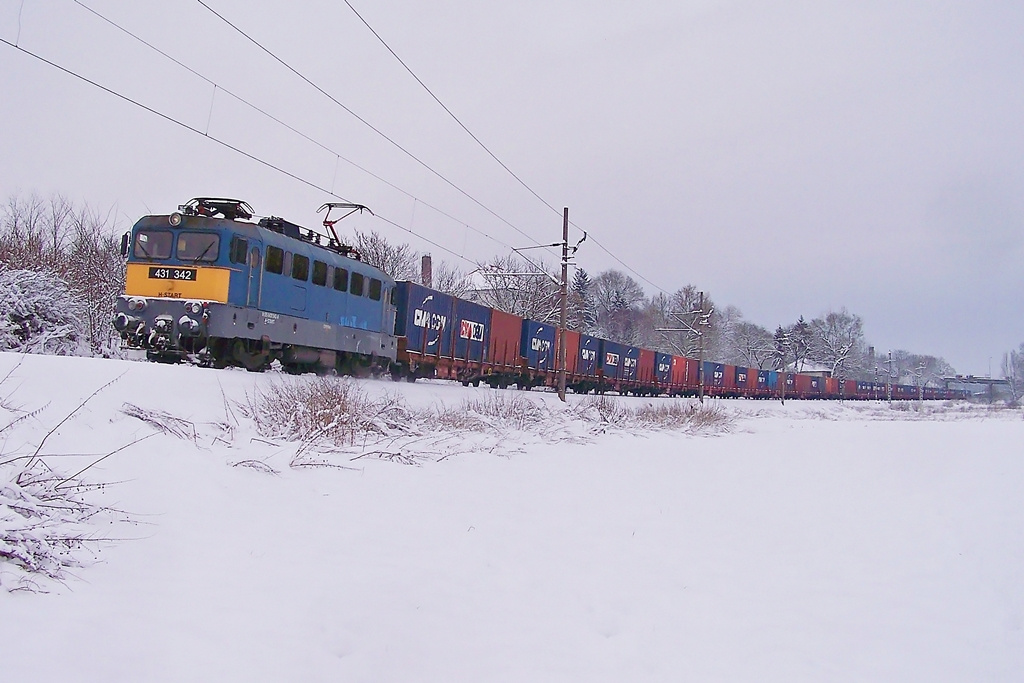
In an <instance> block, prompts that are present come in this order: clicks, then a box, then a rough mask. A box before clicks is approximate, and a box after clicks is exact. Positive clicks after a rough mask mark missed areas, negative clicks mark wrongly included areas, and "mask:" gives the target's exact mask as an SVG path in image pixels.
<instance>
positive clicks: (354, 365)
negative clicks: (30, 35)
mask: <svg viewBox="0 0 1024 683" xmlns="http://www.w3.org/2000/svg"><path fill="white" fill-rule="evenodd" d="M117 311H118V313H117V316H116V317H115V319H114V327H115V328H116V329H117V330H118V331H119V332H120V333H121V339H122V343H123V345H124V346H125V347H127V348H131V349H141V350H145V352H146V357H147V359H149V360H151V361H157V362H163V363H181V362H192V363H196V364H198V365H203V366H208V367H214V368H224V367H229V366H234V367H241V368H245V369H246V370H249V371H250V372H262V371H263V370H266V369H268V368H270V367H271V364H272V363H273V362H274V361H277V362H279V363H280V364H281V368H282V369H283V370H284V371H285V372H290V373H294V374H300V373H306V372H315V373H317V374H331V373H337V374H345V375H355V376H371V375H372V376H377V375H380V374H381V373H383V372H384V371H385V370H387V368H388V366H389V364H390V362H391V359H390V358H388V357H387V356H385V355H380V354H378V353H374V351H375V350H376V349H377V348H380V349H381V351H383V352H385V353H386V352H387V349H386V348H383V346H382V345H383V344H385V343H386V340H385V339H384V338H382V335H380V334H378V333H374V332H370V331H367V330H356V329H352V328H343V327H340V326H330V325H326V324H323V323H315V322H313V321H310V320H306V319H303V318H294V317H292V316H284V315H279V314H273V313H266V312H262V311H254V310H251V309H245V308H240V307H236V306H230V305H227V304H218V303H211V302H197V301H181V300H175V299H153V298H150V299H143V298H141V297H126V296H123V297H120V298H119V300H118V303H117ZM328 333H329V334H330V337H329V338H327V336H328ZM289 336H290V337H292V338H294V339H295V340H296V341H297V342H306V343H289V342H285V341H282V340H281V339H282V337H289ZM318 343H322V344H324V346H325V347H329V346H330V345H332V344H333V345H335V346H336V347H341V348H333V349H332V348H318V347H317V346H313V345H311V344H318ZM345 347H348V348H347V349H346V348H345ZM362 349H370V350H371V351H370V352H369V353H364V352H362Z"/></svg>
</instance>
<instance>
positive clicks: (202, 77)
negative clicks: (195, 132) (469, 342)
mask: <svg viewBox="0 0 1024 683" xmlns="http://www.w3.org/2000/svg"><path fill="white" fill-rule="evenodd" d="M74 2H75V4H77V5H78V6H80V7H81V8H82V9H85V10H87V11H88V12H90V13H92V14H93V15H94V16H96V17H97V18H99V19H101V20H103V21H104V22H106V23H107V24H109V25H110V26H112V27H114V28H116V29H117V30H118V31H121V32H122V33H124V34H126V35H128V36H130V37H131V38H133V39H134V40H136V41H138V42H140V43H142V44H143V45H145V46H146V47H148V48H149V49H151V50H153V51H154V52H156V53H158V54H160V55H161V56H163V57H164V58H166V59H168V60H170V61H171V62H173V63H175V64H177V65H178V66H179V67H181V68H182V69H185V70H186V71H188V72H189V73H190V74H192V75H193V76H195V77H196V78H199V79H200V80H203V81H205V82H206V83H208V84H209V85H211V86H213V87H214V91H215V92H216V91H217V90H219V91H220V92H222V93H224V94H225V95H228V96H230V97H233V98H234V99H235V100H237V101H238V102H241V103H242V104H244V105H246V106H247V107H250V108H251V109H252V110H253V111H256V112H259V113H260V114H262V115H263V116H265V117H267V118H268V119H270V120H271V121H273V122H274V123H277V124H278V125H280V126H282V127H284V128H286V129H288V130H289V131H291V132H292V133H295V134H296V135H298V136H299V137H301V138H303V139H304V140H306V141H307V142H310V143H312V144H314V145H316V146H317V147H319V148H320V149H322V150H324V151H325V152H328V153H329V154H332V155H333V156H335V157H337V158H338V159H341V160H342V161H344V162H345V163H347V164H349V165H351V166H352V167H353V168H356V169H359V170H360V171H362V172H363V173H365V174H367V175H368V176H370V177H371V178H373V179H375V180H377V181H379V182H382V183H384V184H385V185H387V186H388V187H390V188H391V189H393V190H395V191H396V192H400V193H402V194H403V195H405V196H406V197H409V198H410V199H413V200H415V201H418V202H419V203H421V204H423V205H424V206H426V207H427V208H429V209H432V210H433V211H436V212H437V213H439V214H440V215H442V216H444V217H445V218H448V219H450V220H452V221H454V222H456V223H458V224H460V225H464V226H466V227H467V228H469V229H470V230H472V231H473V232H475V233H477V234H478V235H481V236H483V237H486V238H487V239H489V240H491V241H492V242H494V243H495V244H499V245H501V246H503V247H505V248H507V249H512V246H511V245H508V244H505V243H504V242H502V241H501V240H500V239H498V238H497V237H494V236H492V235H490V234H488V233H486V232H484V231H482V230H480V229H479V228H475V227H473V226H472V225H469V224H468V223H466V222H465V221H463V220H461V219H459V218H456V217H455V216H453V215H451V214H450V213H448V212H446V211H444V210H443V209H441V208H438V207H436V206H434V205H433V204H431V203H430V202H426V201H424V200H423V199H420V198H419V197H417V196H416V195H414V194H412V193H411V192H409V191H407V190H404V189H402V188H401V187H399V186H397V185H395V184H394V183H392V182H391V181H389V180H388V179H386V178H383V177H381V176H380V175H378V174H376V173H374V172H373V171H371V170H369V169H368V168H365V167H364V166H361V165H360V164H358V163H356V162H355V161H352V160H351V159H349V158H348V157H346V156H345V155H343V154H341V153H340V152H337V151H335V150H333V149H331V148H330V147H328V146H327V145H325V144H324V143H322V142H320V141H319V140H316V139H314V138H312V137H310V136H309V135H307V134H306V133H303V132H302V131H301V130H298V129H297V128H295V127H294V126H292V125H290V124H289V123H287V122H286V121H283V120H282V119H280V118H278V117H276V116H274V115H273V114H271V113H270V112H268V111H266V110H265V109H263V108H261V107H259V106H257V105H255V104H253V103H252V102H249V101H248V100H246V99H245V98H243V97H242V96H241V95H238V94H236V93H234V92H232V91H230V90H228V89H227V88H225V87H224V86H222V85H221V84H219V83H217V82H215V81H213V80H212V79H211V78H209V77H207V76H205V75H203V74H201V73H199V72H198V71H196V70H195V69H193V68H192V67H190V66H189V65H187V64H185V63H184V62H182V61H181V60H179V59H177V58H176V57H174V56H173V55H171V54H168V53H167V52H165V51H164V50H161V49H160V48H159V47H157V46H156V45H153V44H152V43H150V42H149V41H147V40H146V39H144V38H142V37H140V36H139V35H137V34H136V33H134V32H132V31H130V30H129V29H127V28H125V27H123V26H121V25H120V24H118V23H117V22H115V21H114V20H112V19H110V18H109V17H106V16H104V15H103V14H101V13H99V12H97V11H96V10H94V9H93V8H91V7H89V6H88V5H86V4H85V3H83V2H81V0H74ZM210 114H211V116H212V114H213V105H212V103H211V105H210ZM207 130H209V123H207ZM334 196H337V195H334Z"/></svg>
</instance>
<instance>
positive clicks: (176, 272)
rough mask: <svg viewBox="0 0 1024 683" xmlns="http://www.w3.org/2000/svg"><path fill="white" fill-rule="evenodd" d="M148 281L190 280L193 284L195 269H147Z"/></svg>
mask: <svg viewBox="0 0 1024 683" xmlns="http://www.w3.org/2000/svg"><path fill="white" fill-rule="evenodd" d="M149 279H150V280H190V281H192V282H195V279H196V269H195V268H160V267H153V268H150V269H149Z"/></svg>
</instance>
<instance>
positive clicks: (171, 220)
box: [167, 211, 181, 228]
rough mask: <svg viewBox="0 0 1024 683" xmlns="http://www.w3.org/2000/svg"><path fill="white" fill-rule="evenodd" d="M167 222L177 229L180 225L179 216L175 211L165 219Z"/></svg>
mask: <svg viewBox="0 0 1024 683" xmlns="http://www.w3.org/2000/svg"><path fill="white" fill-rule="evenodd" d="M167 222H168V223H170V224H171V225H172V226H173V227H175V228H176V227H178V226H179V225H181V214H180V213H178V212H177V211H175V212H174V213H172V214H171V215H170V216H168V217H167Z"/></svg>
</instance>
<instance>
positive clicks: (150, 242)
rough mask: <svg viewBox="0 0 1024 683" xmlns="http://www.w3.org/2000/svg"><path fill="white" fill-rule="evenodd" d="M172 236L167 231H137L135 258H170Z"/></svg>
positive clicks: (172, 242)
mask: <svg viewBox="0 0 1024 683" xmlns="http://www.w3.org/2000/svg"><path fill="white" fill-rule="evenodd" d="M173 245H174V234H173V233H172V232H170V231H169V230H139V232H138V234H136V235H135V249H134V253H135V258H149V259H157V258H161V259H162V258H170V257H171V247H172V246H173Z"/></svg>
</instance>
